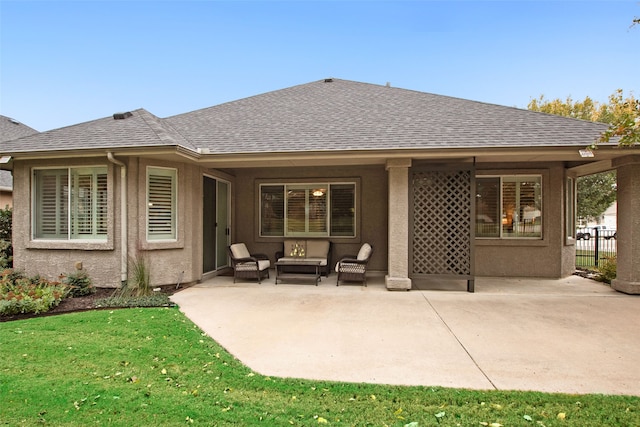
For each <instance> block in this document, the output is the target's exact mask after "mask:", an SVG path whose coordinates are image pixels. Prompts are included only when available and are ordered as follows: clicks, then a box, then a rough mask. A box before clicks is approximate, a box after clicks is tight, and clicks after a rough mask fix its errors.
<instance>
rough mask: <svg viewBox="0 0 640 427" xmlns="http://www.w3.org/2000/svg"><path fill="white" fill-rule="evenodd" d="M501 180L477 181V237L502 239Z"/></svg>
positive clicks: (484, 179)
mask: <svg viewBox="0 0 640 427" xmlns="http://www.w3.org/2000/svg"><path fill="white" fill-rule="evenodd" d="M501 224H502V215H501V214H500V178H499V177H495V178H477V179H476V237H500V226H501Z"/></svg>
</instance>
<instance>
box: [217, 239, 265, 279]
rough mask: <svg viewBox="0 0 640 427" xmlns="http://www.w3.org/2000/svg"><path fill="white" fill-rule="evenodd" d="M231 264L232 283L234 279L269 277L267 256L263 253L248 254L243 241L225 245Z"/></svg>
mask: <svg viewBox="0 0 640 427" xmlns="http://www.w3.org/2000/svg"><path fill="white" fill-rule="evenodd" d="M227 250H228V251H229V257H230V258H231V266H232V267H233V283H236V279H258V283H261V281H262V279H263V278H265V277H266V278H268V277H269V267H271V263H270V262H269V257H268V256H266V255H265V254H250V253H249V250H248V249H247V246H246V245H245V244H244V243H234V244H233V245H231V246H228V247H227Z"/></svg>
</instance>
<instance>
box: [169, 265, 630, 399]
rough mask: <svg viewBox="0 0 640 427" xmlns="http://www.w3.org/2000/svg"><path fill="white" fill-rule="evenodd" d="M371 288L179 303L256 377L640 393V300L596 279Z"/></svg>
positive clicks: (202, 287) (224, 292) (266, 287)
mask: <svg viewBox="0 0 640 427" xmlns="http://www.w3.org/2000/svg"><path fill="white" fill-rule="evenodd" d="M416 285H417V286H416V287H417V288H418V289H414V290H411V291H409V292H405V291H397V292H390V291H387V290H386V289H385V287H384V279H383V278H381V277H374V278H372V279H371V280H369V286H368V287H366V288H365V287H362V286H358V285H346V286H343V285H341V286H340V287H336V286H335V278H332V277H330V278H329V279H328V280H327V279H323V281H322V282H321V284H320V285H319V286H317V287H316V286H313V284H312V281H309V283H306V282H301V283H299V284H279V285H275V284H274V281H273V278H272V279H270V280H267V281H265V282H263V283H262V284H260V285H259V284H257V283H255V282H243V283H236V284H234V283H233V279H232V278H230V277H215V278H213V279H211V280H208V281H206V282H203V283H201V284H197V285H195V286H192V287H190V288H187V289H185V290H183V291H180V292H178V293H176V294H174V295H173V296H172V299H173V301H175V302H176V303H177V304H178V305H179V306H180V309H181V310H182V311H183V312H184V313H185V314H186V315H187V316H188V317H189V318H190V319H191V320H192V321H193V322H194V323H195V324H196V325H198V326H199V327H200V328H201V329H203V331H204V332H206V333H207V334H208V335H209V336H211V337H212V338H213V339H215V340H216V341H217V342H218V343H220V344H221V345H222V346H223V347H225V348H226V349H227V350H228V351H229V352H231V353H232V354H233V355H234V356H236V357H237V358H238V359H239V360H241V361H242V362H243V363H245V364H246V365H247V366H249V367H250V368H251V369H253V370H254V371H256V372H258V373H261V374H264V375H269V376H281V377H294V378H307V379H318V380H335V381H349V382H369V383H383V384H397V385H425V386H445V387H458V388H470V389H500V390H537V391H547V392H567V393H605V394H631V395H640V369H638V366H640V334H638V333H637V328H638V325H640V310H638V304H640V297H637V296H629V295H624V294H620V293H617V292H615V291H613V290H611V288H610V287H608V286H606V285H603V284H601V283H598V282H594V281H592V280H589V279H583V278H580V277H577V276H572V277H569V278H566V279H560V280H548V279H503V278H478V279H477V280H476V293H473V294H470V293H467V292H465V289H466V282H464V281H460V282H455V281H430V282H421V283H417V284H416Z"/></svg>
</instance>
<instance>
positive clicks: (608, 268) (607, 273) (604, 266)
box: [598, 256, 617, 283]
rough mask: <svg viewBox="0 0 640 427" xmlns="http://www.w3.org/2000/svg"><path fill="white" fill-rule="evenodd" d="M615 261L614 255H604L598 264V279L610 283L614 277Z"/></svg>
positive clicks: (615, 272)
mask: <svg viewBox="0 0 640 427" xmlns="http://www.w3.org/2000/svg"><path fill="white" fill-rule="evenodd" d="M616 261H617V259H616V257H615V256H611V257H605V259H604V261H603V262H602V263H600V265H599V266H598V273H600V276H599V277H598V279H599V280H601V281H603V282H606V283H611V281H612V280H613V279H615V278H616V274H617V263H616Z"/></svg>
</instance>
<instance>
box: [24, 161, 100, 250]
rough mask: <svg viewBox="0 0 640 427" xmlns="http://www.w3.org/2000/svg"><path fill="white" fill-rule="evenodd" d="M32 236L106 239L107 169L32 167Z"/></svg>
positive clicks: (41, 237) (66, 238)
mask: <svg viewBox="0 0 640 427" xmlns="http://www.w3.org/2000/svg"><path fill="white" fill-rule="evenodd" d="M33 175H34V180H33V181H34V193H33V194H34V204H33V205H34V215H33V218H34V227H33V229H34V238H36V239H62V240H88V239H100V240H102V239H105V240H106V238H107V168H106V167H82V168H64V169H38V170H34V172H33Z"/></svg>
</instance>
